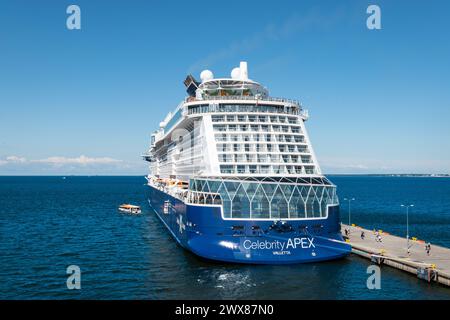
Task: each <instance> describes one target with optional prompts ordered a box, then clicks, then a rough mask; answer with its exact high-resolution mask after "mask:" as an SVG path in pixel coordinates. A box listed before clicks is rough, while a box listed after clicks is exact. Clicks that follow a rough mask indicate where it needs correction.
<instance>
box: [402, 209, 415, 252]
mask: <svg viewBox="0 0 450 320" xmlns="http://www.w3.org/2000/svg"><path fill="white" fill-rule="evenodd" d="M401 206H402V207H404V208H406V250H409V208H412V207H414V205H413V204H402V205H401Z"/></svg>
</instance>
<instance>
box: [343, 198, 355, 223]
mask: <svg viewBox="0 0 450 320" xmlns="http://www.w3.org/2000/svg"><path fill="white" fill-rule="evenodd" d="M354 200H355V198H348V199H347V198H344V201H348V226H349V227H350V226H351V202H352V201H354Z"/></svg>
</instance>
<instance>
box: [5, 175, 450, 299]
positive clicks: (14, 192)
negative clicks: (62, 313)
mask: <svg viewBox="0 0 450 320" xmlns="http://www.w3.org/2000/svg"><path fill="white" fill-rule="evenodd" d="M330 179H331V180H332V181H333V182H334V183H335V184H337V186H338V194H339V196H340V198H341V203H342V219H343V221H344V222H347V221H348V214H347V205H346V203H345V202H344V201H343V198H344V197H354V198H355V199H356V200H355V201H354V202H353V203H352V215H351V221H352V223H356V224H358V225H361V226H364V227H367V228H374V227H376V228H380V229H383V230H386V231H388V232H391V233H393V234H398V235H405V233H406V226H405V222H406V216H405V212H404V210H403V208H401V207H400V204H402V203H413V204H414V205H415V207H414V208H413V209H412V211H411V213H410V234H411V235H412V236H417V237H418V238H420V239H425V240H427V241H431V243H432V244H433V243H434V244H440V245H443V246H447V247H450V179H448V178H400V177H370V176H330ZM144 183H145V179H144V178H143V177H67V178H66V179H62V178H61V177H0V299H79V298H82V299H222V298H224V299H450V289H447V288H444V287H442V286H440V285H435V284H431V285H429V284H427V283H425V282H423V281H421V280H418V279H416V278H415V277H414V276H411V275H409V274H405V273H402V272H400V271H397V270H393V269H390V268H389V267H384V268H382V280H381V286H382V288H381V290H368V289H367V288H366V279H367V276H368V275H367V274H366V268H367V266H368V265H369V262H368V261H366V260H364V259H361V258H358V257H355V256H351V257H348V258H346V259H342V260H339V261H332V262H323V263H318V264H304V265H288V266H249V265H233V264H222V263H214V262H209V261H205V260H202V259H199V258H197V257H195V256H194V255H192V254H190V253H188V252H186V251H185V250H183V249H182V248H180V247H179V246H178V245H177V244H176V242H175V241H174V240H173V239H172V238H171V236H170V235H169V233H168V232H167V231H166V229H165V227H164V226H163V225H162V224H161V223H160V222H159V220H158V218H157V217H156V216H155V214H154V213H153V212H152V210H151V209H150V208H149V206H148V205H147V202H146V199H145V197H144V189H145V186H144ZM126 202H130V203H135V204H139V205H141V206H142V208H143V214H142V215H140V216H130V215H127V214H121V213H119V212H118V211H117V207H118V205H120V204H122V203H126ZM69 265H78V266H79V267H80V268H81V273H82V275H81V290H68V289H67V287H66V279H67V275H66V268H67V266H69Z"/></svg>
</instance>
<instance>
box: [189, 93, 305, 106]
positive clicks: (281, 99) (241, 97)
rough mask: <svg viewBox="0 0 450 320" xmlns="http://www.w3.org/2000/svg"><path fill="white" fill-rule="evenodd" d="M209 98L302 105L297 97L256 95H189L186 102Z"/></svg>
mask: <svg viewBox="0 0 450 320" xmlns="http://www.w3.org/2000/svg"><path fill="white" fill-rule="evenodd" d="M208 100H214V101H215V100H257V101H258V102H264V101H273V102H284V103H290V104H293V105H295V106H297V107H301V103H300V101H298V100H296V99H288V98H278V97H256V96H208V95H205V96H204V97H203V99H197V98H195V97H187V98H186V99H185V102H194V101H208Z"/></svg>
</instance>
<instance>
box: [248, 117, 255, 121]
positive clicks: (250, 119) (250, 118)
mask: <svg viewBox="0 0 450 320" xmlns="http://www.w3.org/2000/svg"><path fill="white" fill-rule="evenodd" d="M248 121H249V122H255V121H256V116H254V115H249V116H248Z"/></svg>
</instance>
